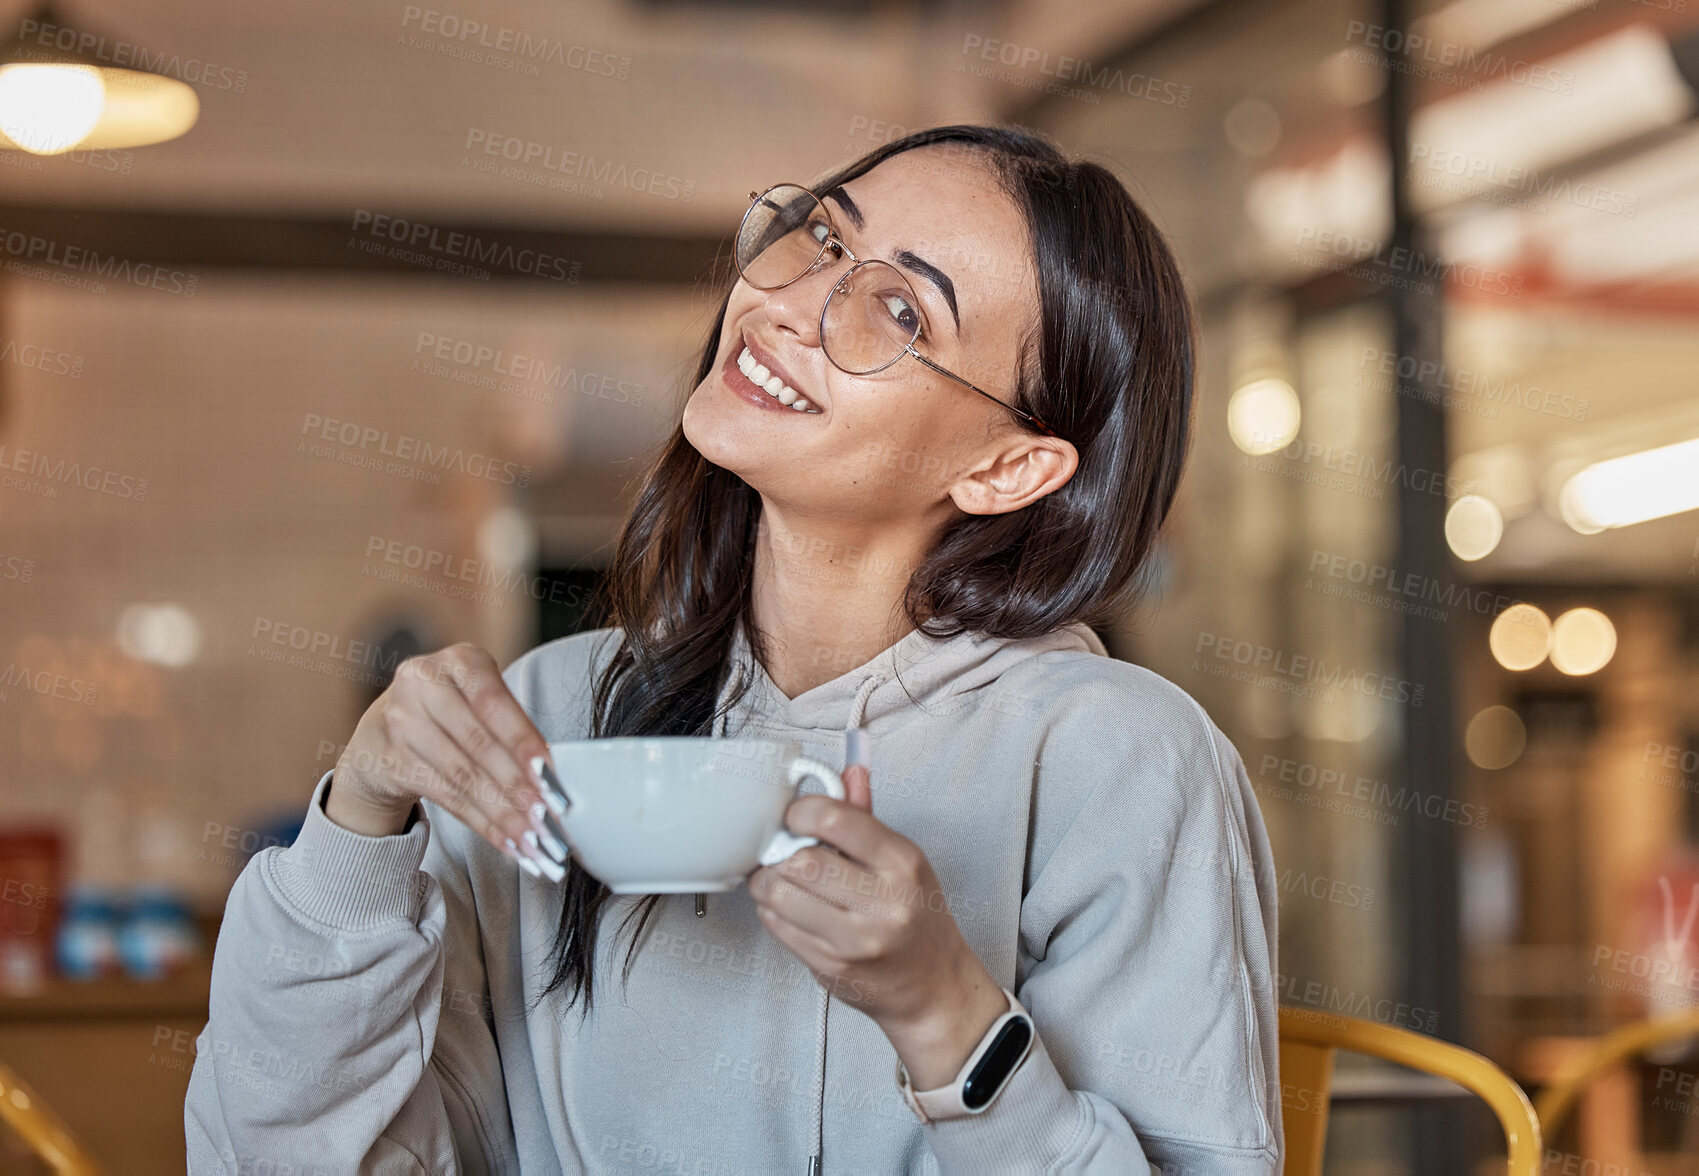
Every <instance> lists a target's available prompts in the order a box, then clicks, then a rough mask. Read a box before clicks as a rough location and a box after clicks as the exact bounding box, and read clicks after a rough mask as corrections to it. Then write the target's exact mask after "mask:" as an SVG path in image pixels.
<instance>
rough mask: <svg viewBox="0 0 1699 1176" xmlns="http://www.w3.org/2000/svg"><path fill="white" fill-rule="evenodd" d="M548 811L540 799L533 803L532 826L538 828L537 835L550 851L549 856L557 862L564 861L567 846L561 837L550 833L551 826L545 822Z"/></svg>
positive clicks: (531, 811)
mask: <svg viewBox="0 0 1699 1176" xmlns="http://www.w3.org/2000/svg"><path fill="white" fill-rule="evenodd" d="M548 811H549V810H548V809H546V808H544V807H543V802H542V801H540V800H539V801H538V802H537V803H536V804H534V805H532V806H531V808H530V809H529V810H528V812H529V815H530V817H531V826H532V828H534V829H536V831H537V836H538V837H540V838H541V839H542V842H543V847H544V848H545V849H547V850H548V851H549V856H550V857H552V858H554V859H555V861H557V862H564V861H565V860H566V846H564V845H562V844H561V843H560V838H558V837H556V836H555V835H554V834H553V833H550V832H549V827H548V826H547V825H546V824H544V823H543V817H544V815H545V814H546V813H547V812H548Z"/></svg>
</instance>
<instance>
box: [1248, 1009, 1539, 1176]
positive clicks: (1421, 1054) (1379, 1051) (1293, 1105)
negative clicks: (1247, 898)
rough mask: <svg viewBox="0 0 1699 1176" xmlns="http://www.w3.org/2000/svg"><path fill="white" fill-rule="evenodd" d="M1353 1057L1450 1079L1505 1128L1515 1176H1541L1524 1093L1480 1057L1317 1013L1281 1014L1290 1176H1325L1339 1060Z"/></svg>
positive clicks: (1535, 1126) (1535, 1130)
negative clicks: (1331, 1093)
mask: <svg viewBox="0 0 1699 1176" xmlns="http://www.w3.org/2000/svg"><path fill="white" fill-rule="evenodd" d="M1340 1049H1348V1050H1350V1051H1352V1052H1353V1053H1361V1054H1369V1055H1372V1056H1374V1057H1378V1058H1385V1059H1386V1060H1387V1061H1389V1062H1397V1063H1398V1064H1399V1065H1403V1066H1409V1067H1411V1068H1412V1069H1416V1070H1423V1071H1425V1072H1427V1073H1429V1074H1438V1075H1440V1076H1441V1077H1443V1078H1449V1079H1451V1080H1452V1081H1453V1082H1455V1083H1457V1084H1458V1085H1459V1086H1462V1087H1465V1088H1467V1089H1468V1090H1471V1091H1473V1092H1474V1093H1475V1094H1478V1095H1480V1097H1481V1098H1483V1099H1485V1100H1486V1103H1487V1105H1488V1106H1490V1107H1491V1108H1492V1110H1493V1113H1494V1114H1496V1115H1497V1116H1498V1121H1499V1124H1500V1126H1502V1127H1503V1128H1504V1138H1505V1142H1506V1144H1507V1145H1508V1146H1509V1151H1510V1157H1509V1158H1510V1164H1509V1168H1508V1169H1507V1171H1508V1176H1539V1171H1540V1124H1539V1120H1537V1119H1536V1118H1535V1117H1534V1108H1533V1105H1532V1104H1531V1103H1529V1101H1528V1096H1527V1095H1526V1094H1524V1093H1523V1092H1522V1088H1521V1087H1520V1086H1518V1085H1516V1083H1515V1082H1514V1081H1513V1080H1512V1079H1511V1078H1510V1076H1509V1075H1508V1074H1506V1073H1505V1072H1504V1071H1503V1070H1501V1069H1499V1068H1498V1067H1497V1066H1495V1065H1493V1064H1492V1063H1491V1062H1489V1061H1488V1060H1487V1059H1486V1058H1484V1057H1482V1056H1481V1055H1480V1054H1478V1053H1475V1052H1474V1051H1473V1050H1467V1049H1464V1048H1463V1047H1462V1046H1460V1045H1452V1044H1451V1043H1449V1042H1445V1041H1438V1040H1435V1039H1434V1038H1432V1037H1424V1036H1423V1035H1422V1034H1420V1033H1412V1032H1411V1031H1410V1030H1408V1029H1399V1028H1396V1027H1394V1026H1392V1025H1382V1024H1381V1023H1380V1022H1378V1021H1364V1020H1361V1019H1359V1018H1357V1017H1339V1016H1334V1015H1332V1014H1331V1013H1323V1012H1318V1011H1315V1010H1311V1009H1301V1008H1292V1007H1288V1006H1282V1007H1281V1009H1280V1108H1281V1109H1280V1122H1281V1126H1282V1127H1283V1129H1284V1130H1285V1134H1286V1176H1321V1156H1322V1149H1323V1148H1324V1147H1325V1146H1326V1144H1327V1112H1328V1089H1329V1088H1330V1087H1331V1086H1332V1084H1333V1054H1334V1051H1335V1050H1340Z"/></svg>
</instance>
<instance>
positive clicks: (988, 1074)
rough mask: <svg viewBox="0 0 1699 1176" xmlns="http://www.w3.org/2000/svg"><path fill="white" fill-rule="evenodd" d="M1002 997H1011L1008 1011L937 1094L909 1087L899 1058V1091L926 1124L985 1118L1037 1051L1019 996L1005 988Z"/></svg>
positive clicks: (993, 1023)
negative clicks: (970, 1116) (1028, 1058)
mask: <svg viewBox="0 0 1699 1176" xmlns="http://www.w3.org/2000/svg"><path fill="white" fill-rule="evenodd" d="M1003 995H1004V996H1006V997H1008V998H1009V1011H1008V1012H1006V1013H1004V1014H1003V1015H1002V1016H1000V1017H998V1018H997V1019H996V1020H995V1021H993V1022H992V1023H991V1028H989V1029H987V1030H986V1031H985V1036H984V1037H982V1038H980V1041H979V1045H978V1046H977V1047H976V1048H975V1049H974V1051H973V1053H972V1054H970V1055H968V1060H967V1061H966V1062H965V1063H963V1065H962V1068H961V1070H960V1071H958V1072H957V1074H956V1076H955V1078H954V1079H953V1080H951V1082H950V1083H949V1084H948V1085H946V1086H940V1087H938V1088H937V1089H936V1090H916V1089H915V1088H914V1087H913V1086H912V1085H911V1084H910V1082H909V1077H908V1070H907V1069H906V1068H905V1067H904V1066H903V1061H902V1059H901V1058H898V1059H897V1088H898V1089H899V1090H901V1091H902V1095H903V1101H904V1102H906V1103H907V1104H908V1106H909V1110H911V1111H913V1112H914V1113H915V1117H916V1118H918V1119H919V1120H920V1121H921V1122H922V1123H933V1122H936V1121H937V1120H939V1119H959V1118H961V1117H963V1116H966V1115H977V1114H980V1113H982V1112H983V1111H985V1110H986V1109H987V1108H989V1107H990V1106H991V1104H992V1102H993V1101H995V1099H996V1098H997V1096H998V1095H999V1094H1001V1093H1002V1091H1003V1088H1004V1087H1005V1086H1007V1085H1008V1084H1009V1079H1011V1078H1013V1077H1014V1076H1015V1071H1016V1070H1018V1069H1020V1067H1021V1063H1022V1062H1024V1061H1026V1056H1027V1054H1029V1053H1031V1052H1032V1039H1033V1036H1034V1033H1033V1028H1032V1017H1031V1016H1029V1015H1028V1013H1027V1011H1026V1009H1024V1008H1022V1007H1021V1002H1020V1001H1018V1000H1016V999H1015V994H1014V993H1012V992H1010V991H1009V990H1008V989H1007V988H1005V989H1003Z"/></svg>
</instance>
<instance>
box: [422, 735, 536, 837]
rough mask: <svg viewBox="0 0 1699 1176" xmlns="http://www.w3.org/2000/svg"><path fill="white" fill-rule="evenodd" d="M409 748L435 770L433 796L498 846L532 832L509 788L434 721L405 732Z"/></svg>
mask: <svg viewBox="0 0 1699 1176" xmlns="http://www.w3.org/2000/svg"><path fill="white" fill-rule="evenodd" d="M401 737H402V739H404V740H405V747H406V750H407V751H408V752H409V753H410V754H411V755H412V756H414V757H416V758H417V759H418V760H419V761H420V762H422V763H424V764H426V765H428V766H429V768H430V769H431V771H432V773H433V775H434V777H435V778H434V780H433V781H432V784H433V787H432V788H431V791H432V792H433V793H434V794H435V795H433V796H432V797H431V799H432V800H435V801H436V802H437V803H438V804H440V805H442V807H443V808H445V809H447V810H449V811H450V812H452V813H453V814H454V815H455V816H457V817H459V818H460V819H461V820H462V821H464V822H465V823H466V826H467V827H468V828H469V829H471V830H472V831H473V832H475V833H477V834H478V835H479V836H480V837H482V838H483V839H484V840H485V841H488V842H489V843H490V844H491V845H493V846H495V847H496V848H497V849H502V848H503V847H504V843H505V842H506V841H507V840H508V839H510V838H511V839H512V840H514V841H515V842H517V841H519V840H520V839H521V838H522V837H524V835H525V834H526V833H527V832H529V831H530V829H531V823H530V821H529V820H527V818H526V816H525V814H524V812H523V810H521V809H519V808H517V807H515V806H514V805H513V803H512V802H511V801H510V800H508V798H507V795H506V793H505V791H504V790H503V789H502V787H501V786H500V785H499V784H497V783H496V782H495V781H494V780H491V779H490V778H489V777H488V776H487V775H486V774H485V773H484V771H483V769H482V768H480V767H479V766H478V764H477V763H475V762H474V761H473V760H472V759H471V758H470V757H468V756H467V754H466V753H465V752H464V751H463V750H461V748H460V745H459V744H458V743H456V742H455V741H454V739H452V738H451V737H450V736H449V734H448V732H447V731H445V730H443V729H442V728H441V727H440V726H438V725H437V724H436V723H434V722H430V721H428V720H427V721H423V722H414V723H411V724H409V725H408V727H407V729H406V730H405V732H403V733H402V736H401Z"/></svg>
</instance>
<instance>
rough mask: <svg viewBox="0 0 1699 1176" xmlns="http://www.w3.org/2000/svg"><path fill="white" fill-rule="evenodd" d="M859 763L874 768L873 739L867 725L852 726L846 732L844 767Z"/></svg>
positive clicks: (867, 767) (870, 768) (854, 765)
mask: <svg viewBox="0 0 1699 1176" xmlns="http://www.w3.org/2000/svg"><path fill="white" fill-rule="evenodd" d="M857 765H859V766H861V767H864V768H866V769H868V770H869V771H872V769H873V740H872V739H870V738H868V735H867V728H865V727H851V728H850V729H849V730H848V731H846V732H844V767H846V768H853V767H856V766H857Z"/></svg>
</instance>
